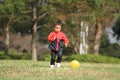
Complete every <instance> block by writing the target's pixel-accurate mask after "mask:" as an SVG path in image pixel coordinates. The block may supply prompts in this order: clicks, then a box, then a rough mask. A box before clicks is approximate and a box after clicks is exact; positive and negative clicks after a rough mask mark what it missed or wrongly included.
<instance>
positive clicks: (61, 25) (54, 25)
mask: <svg viewBox="0 0 120 80" xmlns="http://www.w3.org/2000/svg"><path fill="white" fill-rule="evenodd" d="M56 25H61V26H62V23H54V25H53V27H55V26H56Z"/></svg>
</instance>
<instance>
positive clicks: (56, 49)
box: [48, 23, 68, 68]
mask: <svg viewBox="0 0 120 80" xmlns="http://www.w3.org/2000/svg"><path fill="white" fill-rule="evenodd" d="M61 26H62V24H60V23H55V24H54V26H53V27H54V31H52V32H51V33H50V34H49V35H48V41H50V42H51V44H50V49H51V61H50V68H54V65H55V59H56V55H57V61H56V63H57V67H61V64H60V63H61V60H62V52H63V42H64V45H65V47H67V46H68V39H67V37H66V36H65V34H64V33H63V32H62V31H61Z"/></svg>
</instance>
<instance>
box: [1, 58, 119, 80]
mask: <svg viewBox="0 0 120 80" xmlns="http://www.w3.org/2000/svg"><path fill="white" fill-rule="evenodd" d="M119 74H120V64H107V63H81V67H80V68H78V69H71V68H70V67H69V62H62V67H61V68H54V69H50V68H49V62H48V61H38V62H33V61H30V60H0V80H120V76H119Z"/></svg>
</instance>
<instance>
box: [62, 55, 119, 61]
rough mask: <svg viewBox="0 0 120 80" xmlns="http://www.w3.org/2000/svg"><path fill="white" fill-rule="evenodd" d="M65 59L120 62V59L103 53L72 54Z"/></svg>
mask: <svg viewBox="0 0 120 80" xmlns="http://www.w3.org/2000/svg"><path fill="white" fill-rule="evenodd" d="M64 60H65V61H72V60H78V61H80V62H95V63H120V59H118V58H114V57H108V56H103V55H92V54H87V55H79V54H77V55H71V56H68V57H66V58H65V59H64Z"/></svg>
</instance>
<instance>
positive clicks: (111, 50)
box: [100, 34, 120, 58]
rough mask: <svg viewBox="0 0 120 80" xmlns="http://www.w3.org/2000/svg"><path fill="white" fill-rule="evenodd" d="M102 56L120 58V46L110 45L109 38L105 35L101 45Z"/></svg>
mask: <svg viewBox="0 0 120 80" xmlns="http://www.w3.org/2000/svg"><path fill="white" fill-rule="evenodd" d="M100 54H102V55H108V56H113V57H118V58H119V57H120V45H118V44H117V43H114V44H110V42H109V39H108V37H107V36H106V35H105V34H104V35H103V37H102V40H101V45H100Z"/></svg>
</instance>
